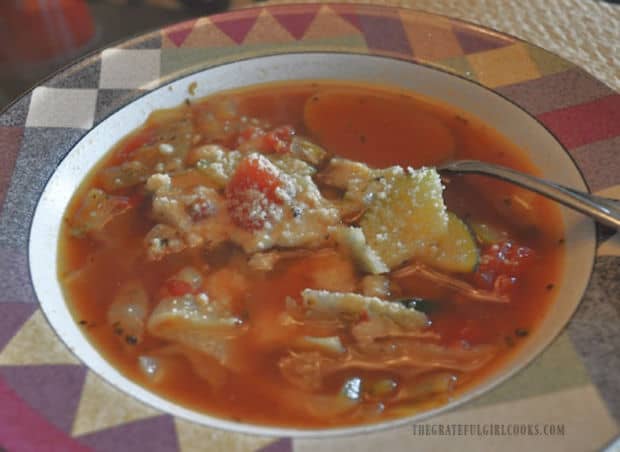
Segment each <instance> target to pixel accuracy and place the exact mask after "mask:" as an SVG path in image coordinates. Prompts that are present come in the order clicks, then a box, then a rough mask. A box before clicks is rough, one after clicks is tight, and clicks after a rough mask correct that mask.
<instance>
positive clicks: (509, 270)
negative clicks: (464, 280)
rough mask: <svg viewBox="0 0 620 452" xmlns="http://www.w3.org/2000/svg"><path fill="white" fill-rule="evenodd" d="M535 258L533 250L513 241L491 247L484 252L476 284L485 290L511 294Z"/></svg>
mask: <svg viewBox="0 0 620 452" xmlns="http://www.w3.org/2000/svg"><path fill="white" fill-rule="evenodd" d="M534 257H535V254H534V251H533V250H532V249H531V248H528V247H526V246H521V245H517V244H516V243H514V242H513V241H511V240H505V241H503V242H500V243H494V244H492V245H489V246H487V247H486V248H484V249H483V251H482V256H481V257H480V264H479V265H478V269H477V271H476V273H475V274H474V282H475V283H476V285H477V286H478V287H481V288H484V289H490V290H495V291H496V292H498V293H504V294H505V293H509V292H510V291H512V289H513V288H514V286H515V284H516V283H517V281H518V278H519V277H520V276H521V275H522V274H523V272H524V271H525V270H526V269H527V266H528V265H529V263H530V262H531V260H532V259H533V258H534Z"/></svg>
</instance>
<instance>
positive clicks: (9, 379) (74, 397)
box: [0, 365, 86, 433]
mask: <svg viewBox="0 0 620 452" xmlns="http://www.w3.org/2000/svg"><path fill="white" fill-rule="evenodd" d="M0 376H1V377H2V378H4V381H5V382H6V383H7V384H8V385H9V386H10V387H11V388H12V389H13V391H15V392H16V393H17V394H18V395H19V397H21V398H22V399H23V400H24V401H25V402H26V403H28V405H30V406H31V407H32V408H33V409H34V410H36V411H37V412H38V413H39V414H41V415H42V416H43V417H45V418H46V419H47V420H48V421H49V422H50V423H51V424H53V425H54V426H56V427H57V428H59V429H60V430H62V431H64V432H67V433H69V432H70V431H71V426H72V425H73V419H74V417H75V412H76V410H77V406H78V402H79V401H80V397H81V394H82V386H83V385H84V379H85V377H86V368H85V367H83V366H75V365H41V366H2V367H0Z"/></svg>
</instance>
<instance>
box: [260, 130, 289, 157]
mask: <svg viewBox="0 0 620 452" xmlns="http://www.w3.org/2000/svg"><path fill="white" fill-rule="evenodd" d="M294 136H295V129H293V128H292V127H291V126H282V127H277V128H275V129H273V130H272V131H271V132H269V133H268V134H267V135H266V136H265V138H264V141H265V143H266V146H267V148H268V149H270V150H271V151H273V152H275V153H276V154H285V153H287V152H291V142H292V140H293V137H294Z"/></svg>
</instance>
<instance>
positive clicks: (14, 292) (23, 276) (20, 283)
mask: <svg viewBox="0 0 620 452" xmlns="http://www.w3.org/2000/svg"><path fill="white" fill-rule="evenodd" d="M0 230H1V229H0ZM0 275H2V278H0V303H2V302H4V303H14V302H20V303H28V304H35V303H37V297H36V295H35V294H34V290H33V289H32V284H30V275H29V273H28V258H27V257H26V254H25V251H24V252H19V251H17V250H14V249H11V248H5V247H2V246H0Z"/></svg>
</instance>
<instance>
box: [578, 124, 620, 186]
mask: <svg viewBox="0 0 620 452" xmlns="http://www.w3.org/2000/svg"><path fill="white" fill-rule="evenodd" d="M619 152H620V136H619V137H615V138H612V139H610V140H605V141H598V142H596V143H592V144H587V145H585V146H582V147H579V148H576V149H573V150H572V151H571V154H572V156H573V157H574V158H575V160H576V161H577V164H578V165H579V168H580V169H581V171H582V172H583V175H584V176H585V178H586V181H587V182H588V186H589V187H590V189H591V190H592V191H598V190H601V189H602V188H607V187H613V186H615V185H618V184H620V159H619V158H618V157H619Z"/></svg>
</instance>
